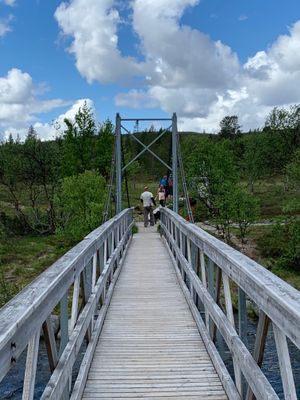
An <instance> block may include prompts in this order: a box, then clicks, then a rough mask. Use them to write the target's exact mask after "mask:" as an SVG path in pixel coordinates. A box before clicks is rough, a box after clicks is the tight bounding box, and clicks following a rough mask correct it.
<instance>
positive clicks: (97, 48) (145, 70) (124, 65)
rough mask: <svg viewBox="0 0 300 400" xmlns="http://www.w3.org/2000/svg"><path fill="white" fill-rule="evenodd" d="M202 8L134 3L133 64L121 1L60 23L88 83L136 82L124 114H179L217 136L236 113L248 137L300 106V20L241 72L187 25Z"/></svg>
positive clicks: (144, 0)
mask: <svg viewBox="0 0 300 400" xmlns="http://www.w3.org/2000/svg"><path fill="white" fill-rule="evenodd" d="M199 3H200V1H199V0H160V1H153V0H132V1H131V2H129V3H128V7H130V12H129V16H128V20H127V21H126V22H127V23H130V24H131V27H132V32H133V33H134V35H135V39H136V40H137V41H138V54H137V56H136V57H135V58H133V57H128V56H126V54H122V53H121V51H120V49H119V44H118V34H119V30H118V29H119V26H120V24H121V23H122V19H121V16H120V12H119V11H120V8H118V7H119V2H118V1H116V0H115V1H114V0H102V1H101V2H100V1H98V0H70V1H69V3H62V4H61V5H60V6H59V7H58V8H57V10H56V12H55V17H56V19H57V21H58V24H59V26H60V29H61V33H62V34H63V35H65V36H66V37H68V38H70V40H71V42H70V46H69V48H68V51H69V52H70V53H72V54H73V55H74V57H75V60H76V66H77V68H78V70H79V72H80V73H81V75H82V76H83V77H85V78H86V79H87V80H88V81H89V82H92V81H98V82H101V83H108V82H113V83H120V82H124V81H125V82H126V81H127V83H128V81H129V80H131V84H132V82H134V83H136V85H132V89H131V90H124V92H122V93H119V94H118V95H117V96H116V98H115V101H116V105H117V106H118V107H124V106H126V107H132V108H145V107H160V108H161V109H162V110H164V111H166V112H167V113H172V112H173V111H176V112H177V113H178V116H179V122H180V125H181V127H182V128H184V129H185V128H186V127H190V128H193V129H194V130H203V129H205V130H216V129H218V124H219V121H220V120H221V119H222V118H223V117H224V116H225V115H228V114H230V115H234V114H235V115H238V116H239V119H240V121H241V123H242V125H243V127H244V129H245V130H246V129H249V128H256V127H259V126H261V125H262V124H263V121H264V118H265V116H266V114H267V113H268V112H269V111H270V109H271V108H272V107H273V106H275V105H280V106H284V105H288V104H291V103H294V102H300V92H299V84H298V83H299V81H300V21H298V22H296V23H295V24H294V25H293V26H291V27H290V28H289V32H288V34H286V35H283V36H280V37H279V38H278V39H277V41H276V42H275V43H274V44H273V45H272V46H270V48H268V49H262V50H261V51H259V52H258V53H257V54H255V55H253V57H250V58H249V59H248V60H247V62H246V63H245V64H244V65H242V64H241V63H240V61H239V59H238V57H237V55H236V54H235V53H234V52H233V51H232V49H231V48H230V47H229V46H227V45H226V44H224V43H222V42H221V41H213V40H212V39H211V38H210V37H209V36H207V35H205V34H204V33H203V32H201V31H200V30H197V29H192V28H191V27H189V26H186V25H183V24H182V23H181V17H182V16H183V15H184V13H185V11H186V10H187V8H189V7H195V6H197V5H198V4H199ZM122 11H124V10H122ZM246 18H247V17H246V16H244V15H241V16H240V18H239V20H240V21H243V20H245V19H246ZM136 77H138V80H136V81H134V80H132V79H133V78H136Z"/></svg>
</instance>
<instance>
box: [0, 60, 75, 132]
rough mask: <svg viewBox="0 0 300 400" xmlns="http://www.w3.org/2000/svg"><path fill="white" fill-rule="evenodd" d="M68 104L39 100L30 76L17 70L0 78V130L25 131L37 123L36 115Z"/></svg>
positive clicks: (57, 100)
mask: <svg viewBox="0 0 300 400" xmlns="http://www.w3.org/2000/svg"><path fill="white" fill-rule="evenodd" d="M67 104H69V102H66V101H64V100H61V99H50V100H41V99H39V98H38V97H37V90H36V86H35V85H34V83H33V81H32V78H31V76H30V75H29V74H28V73H26V72H22V71H21V70H19V69H17V68H13V69H11V70H10V71H8V73H7V75H6V76H4V77H0V129H1V130H2V131H6V130H7V128H9V127H12V126H13V128H14V130H15V131H17V130H19V129H20V130H22V129H27V128H28V125H30V124H34V123H35V122H38V114H39V113H44V112H49V111H51V110H53V109H55V108H58V107H62V106H65V105H67Z"/></svg>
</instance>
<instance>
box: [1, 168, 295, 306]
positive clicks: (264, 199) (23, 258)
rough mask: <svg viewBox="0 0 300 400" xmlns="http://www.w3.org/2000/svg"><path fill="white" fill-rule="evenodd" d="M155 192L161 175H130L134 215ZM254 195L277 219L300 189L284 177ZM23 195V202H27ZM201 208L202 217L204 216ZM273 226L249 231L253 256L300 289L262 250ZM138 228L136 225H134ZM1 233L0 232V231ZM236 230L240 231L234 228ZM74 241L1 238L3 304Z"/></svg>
mask: <svg viewBox="0 0 300 400" xmlns="http://www.w3.org/2000/svg"><path fill="white" fill-rule="evenodd" d="M145 185H147V186H148V187H149V190H150V191H151V192H152V193H153V195H154V196H156V193H157V188H158V179H153V177H152V178H151V177H150V176H147V175H144V176H139V177H138V179H135V180H134V179H133V178H131V179H130V180H129V182H128V186H129V193H130V206H131V207H134V218H135V220H136V221H142V220H143V211H142V207H141V203H140V194H141V193H142V192H143V189H144V186H145ZM255 195H256V196H258V197H259V199H260V203H261V217H260V219H261V220H266V219H267V220H269V221H275V220H277V219H281V218H283V214H282V207H283V206H284V205H285V203H286V202H287V201H289V200H291V199H293V198H299V199H300V193H299V192H296V191H292V190H289V191H287V190H285V187H284V182H283V179H282V178H280V177H279V178H278V177H277V178H273V179H272V180H268V181H266V180H264V181H260V182H258V183H257V184H256V185H255ZM25 197H26V196H25V195H24V204H25V205H26V201H25ZM123 206H124V207H127V206H128V204H127V198H126V191H125V187H124V190H123ZM1 211H4V212H6V213H7V215H10V216H13V215H14V213H15V212H14V209H13V207H12V206H11V205H10V204H9V196H8V194H7V192H6V191H5V190H3V188H1V187H0V212H1ZM203 213H204V211H203V210H202V209H201V212H200V215H199V216H198V218H199V217H201V216H202V217H203V215H204V214H203ZM270 229H272V227H271V226H253V227H251V229H250V232H249V235H248V236H249V240H250V241H252V242H253V243H254V246H255V247H256V250H257V252H256V256H254V257H253V256H252V255H251V257H252V258H254V259H255V260H256V261H257V262H259V263H260V264H261V265H264V266H266V268H268V269H269V270H271V271H272V272H273V273H274V274H276V275H277V276H279V277H280V278H282V279H284V280H285V281H287V282H288V283H290V284H291V285H292V286H294V287H295V288H296V289H298V290H300V276H299V274H298V273H296V272H293V271H289V270H283V269H280V268H278V267H276V265H275V262H274V260H272V259H268V258H263V257H262V256H261V254H259V251H258V248H259V243H260V240H261V238H262V237H263V235H264V234H265V233H266V232H268V231H269V230H270ZM134 231H135V228H134ZM0 233H1V232H0ZM233 233H234V234H235V235H237V232H236V231H235V230H234V228H233ZM71 246H72V245H71V243H66V242H64V241H63V240H62V239H61V238H59V237H58V236H55V235H52V236H34V235H28V236H14V237H10V238H8V239H6V240H1V244H0V306H1V305H3V304H4V303H5V302H7V301H8V300H9V299H10V298H11V297H13V296H14V295H15V294H17V293H18V292H19V291H20V290H21V289H22V288H23V287H24V286H26V285H27V284H28V283H30V282H31V281H32V280H33V279H34V278H35V277H36V276H38V275H39V274H40V273H42V272H43V271H44V270H45V269H46V268H48V267H49V266H50V265H51V264H52V263H53V262H54V261H56V260H57V259H58V258H59V257H60V256H62V255H63V254H64V253H65V252H66V251H67V250H68V249H69V248H70V247H71Z"/></svg>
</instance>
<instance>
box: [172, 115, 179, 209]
mask: <svg viewBox="0 0 300 400" xmlns="http://www.w3.org/2000/svg"><path fill="white" fill-rule="evenodd" d="M177 135H178V132H177V115H176V113H174V114H173V116H172V177H173V211H175V212H176V213H178V165H177V164H178V161H177V157H178V155H177Z"/></svg>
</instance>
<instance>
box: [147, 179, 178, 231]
mask: <svg viewBox="0 0 300 400" xmlns="http://www.w3.org/2000/svg"><path fill="white" fill-rule="evenodd" d="M172 196H173V179H172V176H171V175H170V176H169V177H168V176H167V175H165V176H164V177H163V178H161V180H160V181H159V186H158V190H157V196H156V197H155V198H154V196H153V194H152V193H151V192H150V191H149V190H148V187H147V186H145V187H144V191H143V193H142V194H141V197H140V200H141V202H142V203H143V211H144V212H143V214H144V226H145V227H147V226H148V223H149V215H150V225H151V226H153V225H154V223H155V222H156V221H155V220H156V219H157V218H159V208H156V209H155V210H153V207H152V206H155V207H156V200H157V198H158V201H159V205H160V206H161V207H165V205H166V200H167V198H168V197H170V198H171V197H172Z"/></svg>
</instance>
